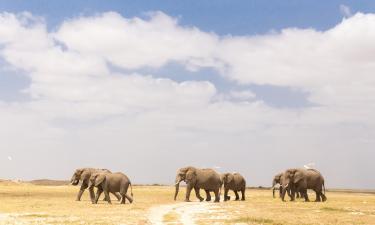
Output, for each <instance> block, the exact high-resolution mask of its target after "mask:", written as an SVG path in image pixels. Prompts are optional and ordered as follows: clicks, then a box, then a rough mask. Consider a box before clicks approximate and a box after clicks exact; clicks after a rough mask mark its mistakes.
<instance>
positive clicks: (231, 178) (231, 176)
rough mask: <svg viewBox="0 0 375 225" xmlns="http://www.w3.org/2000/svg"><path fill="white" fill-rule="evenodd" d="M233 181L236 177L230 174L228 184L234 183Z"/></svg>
mask: <svg viewBox="0 0 375 225" xmlns="http://www.w3.org/2000/svg"><path fill="white" fill-rule="evenodd" d="M233 179H234V175H233V174H228V175H227V182H228V183H230V182H232V181H233Z"/></svg>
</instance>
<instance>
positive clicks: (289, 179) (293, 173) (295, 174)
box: [281, 169, 304, 200]
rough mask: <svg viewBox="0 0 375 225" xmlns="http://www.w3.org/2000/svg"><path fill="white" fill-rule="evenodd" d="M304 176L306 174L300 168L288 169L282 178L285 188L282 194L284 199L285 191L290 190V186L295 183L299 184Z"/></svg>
mask: <svg viewBox="0 0 375 225" xmlns="http://www.w3.org/2000/svg"><path fill="white" fill-rule="evenodd" d="M303 178H304V174H303V172H302V171H301V170H299V169H288V170H286V171H285V173H284V175H283V176H282V179H281V185H282V188H283V191H282V194H281V195H282V199H283V200H284V197H285V193H286V191H287V190H288V188H292V187H293V186H294V185H295V184H297V183H298V182H299V181H300V180H302V179H303Z"/></svg>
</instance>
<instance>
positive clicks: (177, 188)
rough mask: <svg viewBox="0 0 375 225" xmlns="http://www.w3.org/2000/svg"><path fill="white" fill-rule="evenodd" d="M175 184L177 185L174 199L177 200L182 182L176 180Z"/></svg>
mask: <svg viewBox="0 0 375 225" xmlns="http://www.w3.org/2000/svg"><path fill="white" fill-rule="evenodd" d="M175 186H176V192H175V193H174V200H175V201H176V198H177V195H178V190H179V189H180V182H176V184H175Z"/></svg>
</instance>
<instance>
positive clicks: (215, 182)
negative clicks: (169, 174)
mask: <svg viewBox="0 0 375 225" xmlns="http://www.w3.org/2000/svg"><path fill="white" fill-rule="evenodd" d="M181 181H185V182H186V185H187V186H186V197H185V201H186V202H190V193H191V191H192V189H194V191H195V195H196V196H197V198H198V199H199V200H200V201H203V200H204V199H203V198H202V197H201V196H200V194H199V190H200V189H204V190H205V191H206V194H207V199H206V200H211V196H210V193H209V192H210V191H213V192H214V193H215V202H220V188H221V180H220V175H219V174H218V173H217V172H216V171H215V170H213V169H199V168H195V167H192V166H188V167H184V168H180V169H179V170H178V171H177V175H176V180H175V187H176V191H175V195H174V200H176V198H177V195H178V191H179V187H180V182H181Z"/></svg>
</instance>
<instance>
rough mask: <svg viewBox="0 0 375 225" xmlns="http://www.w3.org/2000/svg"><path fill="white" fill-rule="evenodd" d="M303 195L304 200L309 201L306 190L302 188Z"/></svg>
mask: <svg viewBox="0 0 375 225" xmlns="http://www.w3.org/2000/svg"><path fill="white" fill-rule="evenodd" d="M303 195H304V197H305V202H309V201H310V200H309V196H308V195H307V190H303Z"/></svg>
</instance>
